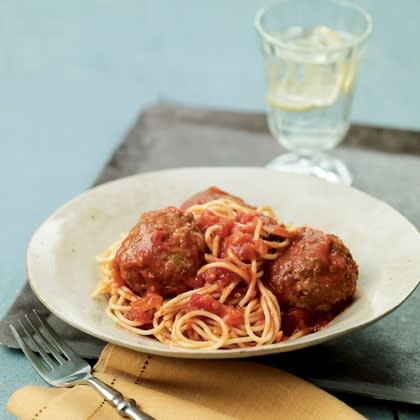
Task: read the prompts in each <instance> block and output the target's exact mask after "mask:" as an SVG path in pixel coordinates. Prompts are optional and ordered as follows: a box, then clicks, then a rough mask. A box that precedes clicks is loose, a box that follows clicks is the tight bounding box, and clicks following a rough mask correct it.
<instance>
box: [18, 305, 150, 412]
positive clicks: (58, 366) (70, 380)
mask: <svg viewBox="0 0 420 420" xmlns="http://www.w3.org/2000/svg"><path fill="white" fill-rule="evenodd" d="M19 327H20V328H19ZM19 327H16V328H15V327H14V326H13V325H12V324H10V329H11V330H12V333H13V335H14V336H15V338H16V340H17V342H18V343H19V345H20V347H21V349H22V350H23V352H24V353H25V355H26V357H27V358H28V359H29V360H30V361H31V363H32V366H33V367H34V368H35V370H36V371H37V372H38V373H39V374H40V375H41V376H42V377H43V378H44V379H45V380H46V381H47V382H48V383H49V384H51V385H53V386H55V387H67V386H73V385H76V384H81V383H83V384H88V385H90V386H92V387H93V388H95V389H96V390H97V391H98V392H99V393H100V394H101V395H102V396H103V397H104V398H105V399H106V400H107V401H109V402H110V403H111V404H112V405H113V406H114V407H115V408H116V409H117V410H118V412H119V414H120V415H121V416H123V417H127V418H130V419H134V420H153V417H151V416H149V415H148V414H146V413H144V412H142V411H141V410H139V409H138V408H137V406H136V402H135V401H134V400H133V399H124V397H123V395H122V394H121V393H120V392H118V391H117V390H115V389H114V388H112V387H111V386H109V385H107V384H106V383H104V382H102V381H101V380H100V379H98V378H96V377H95V376H93V375H92V374H91V367H90V365H89V364H88V363H87V362H86V361H85V360H84V359H82V358H81V357H80V356H79V355H77V354H76V352H75V351H74V350H73V349H72V348H71V347H70V346H69V345H68V344H67V343H66V342H65V341H64V340H63V339H62V338H61V337H60V336H59V335H58V334H57V333H56V332H55V331H54V330H53V329H52V328H51V327H50V326H49V325H48V323H47V322H45V321H43V320H42V319H41V317H40V316H39V315H38V313H37V312H36V311H35V309H34V310H33V314H30V315H28V314H25V317H24V319H21V320H19ZM18 329H19V330H21V331H22V332H21V333H19V332H18ZM29 345H31V347H32V348H33V349H35V350H36V352H37V353H38V355H37V354H36V353H35V352H34V351H32V350H31V347H30V346H29Z"/></svg>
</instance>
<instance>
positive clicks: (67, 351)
mask: <svg viewBox="0 0 420 420" xmlns="http://www.w3.org/2000/svg"><path fill="white" fill-rule="evenodd" d="M32 312H33V313H34V314H35V316H36V318H37V319H38V322H39V323H40V324H41V325H42V326H43V327H44V328H45V330H46V332H47V334H48V336H49V338H50V339H51V340H52V341H53V342H54V343H55V344H56V345H57V347H58V348H59V349H60V350H61V351H62V352H63V354H64V356H66V357H67V359H69V360H70V359H71V358H75V357H79V356H78V355H77V354H76V352H75V351H74V350H73V349H72V348H71V347H70V346H69V345H68V344H67V343H66V342H65V341H64V340H63V339H62V338H61V337H60V336H59V335H58V334H57V333H56V332H55V331H54V330H53V329H52V328H51V327H50V325H49V324H48V322H44V321H43V319H42V318H41V317H40V316H39V315H38V312H37V311H36V310H35V309H33V311H32Z"/></svg>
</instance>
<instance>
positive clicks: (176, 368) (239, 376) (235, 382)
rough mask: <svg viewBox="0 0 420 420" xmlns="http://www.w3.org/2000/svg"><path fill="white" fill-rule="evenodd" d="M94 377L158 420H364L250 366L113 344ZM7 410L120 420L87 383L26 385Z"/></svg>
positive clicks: (298, 382) (304, 386) (315, 392)
mask: <svg viewBox="0 0 420 420" xmlns="http://www.w3.org/2000/svg"><path fill="white" fill-rule="evenodd" d="M94 372H95V375H96V376H98V377H99V378H100V379H102V380H104V381H105V382H106V383H108V384H110V385H112V386H114V387H115V388H116V389H118V390H119V391H120V392H121V393H123V395H124V396H125V397H131V398H134V399H135V400H136V401H137V403H138V405H139V406H140V407H141V408H142V409H143V410H144V411H146V412H147V413H149V414H150V415H151V416H153V417H155V418H156V419H157V420H161V419H162V420H163V419H202V420H206V419H209V420H210V419H232V418H236V419H256V418H260V419H288V420H293V419H296V420H305V419H335V420H340V419H361V418H363V417H362V416H361V415H360V414H358V413H357V412H356V411H354V410H353V409H352V408H350V407H349V406H347V405H345V404H344V403H342V402H341V401H339V400H338V399H336V398H335V397H333V396H332V395H330V394H328V393H327V392H325V391H322V390H321V389H319V388H317V387H315V386H314V385H311V384H310V383H308V382H306V381H304V380H302V379H299V378H297V377H295V376H293V375H291V374H289V373H286V372H283V371H281V370H278V369H274V368H270V367H267V366H263V365H260V364H256V363H253V362H249V361H241V360H188V359H169V358H165V357H159V356H151V355H148V354H144V353H138V352H135V351H133V350H128V349H124V348H121V347H118V346H115V345H112V344H108V345H107V346H106V347H105V349H104V351H103V352H102V355H101V357H100V359H99V360H98V363H97V364H96V366H95V367H94ZM8 409H9V411H10V412H11V413H12V414H14V415H15V416H17V417H18V418H20V419H36V420H43V419H51V420H56V419H61V420H65V419H69V420H70V419H71V420H79V419H80V420H82V419H83V420H85V419H116V420H117V419H118V420H120V419H121V417H119V415H118V414H117V412H116V410H115V409H114V408H112V407H111V406H110V405H109V404H108V403H106V402H105V401H104V400H103V399H102V398H101V397H100V395H99V394H98V393H97V392H96V391H94V390H93V389H91V388H90V387H89V386H87V385H77V386H75V387H73V388H43V387H36V386H26V387H24V388H22V389H20V390H18V391H16V392H15V393H14V394H13V395H12V396H11V398H10V400H9V403H8Z"/></svg>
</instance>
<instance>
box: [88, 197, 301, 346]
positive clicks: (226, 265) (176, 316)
mask: <svg viewBox="0 0 420 420" xmlns="http://www.w3.org/2000/svg"><path fill="white" fill-rule="evenodd" d="M186 213H191V214H192V215H193V218H194V220H195V221H196V223H197V225H198V226H199V227H200V229H201V231H202V232H203V235H204V241H205V244H206V247H207V249H206V253H205V255H204V259H205V264H204V265H202V266H201V267H200V268H199V270H198V271H197V277H198V278H200V279H202V280H203V283H204V284H203V285H202V286H201V287H198V288H194V289H192V290H188V291H186V292H183V293H180V294H178V295H177V296H175V297H169V298H166V299H163V298H162V297H161V296H159V295H158V294H156V293H150V294H147V293H146V294H144V295H143V296H139V295H138V294H136V293H134V292H133V291H132V290H130V288H128V287H127V286H126V285H124V284H121V282H118V281H117V280H116V278H115V267H114V260H115V256H116V253H117V251H118V249H119V248H120V246H121V243H122V240H120V241H118V242H116V243H115V244H114V245H112V246H111V247H110V248H108V249H107V250H106V251H105V252H104V253H102V254H101V255H99V256H98V258H97V262H98V264H99V270H100V274H101V278H100V281H99V284H98V287H97V289H96V291H95V292H94V296H98V295H102V294H107V295H109V300H108V306H107V309H106V313H107V314H108V315H109V316H110V317H111V318H112V319H113V320H114V321H115V322H116V323H117V324H118V325H120V326H122V327H123V328H125V329H127V330H129V331H131V332H133V333H135V334H138V335H142V336H154V337H155V338H157V339H158V340H159V341H161V342H162V343H167V344H171V345H175V346H180V347H184V348H189V349H209V350H210V349H220V348H224V349H229V348H237V347H250V346H262V345H266V344H271V343H276V342H279V341H281V340H282V339H283V338H284V337H283V333H282V328H281V311H280V306H279V303H278V300H277V298H276V297H275V296H274V294H273V293H272V292H271V291H270V290H269V289H268V288H267V287H266V286H265V285H264V284H263V281H262V278H263V275H264V267H265V264H266V262H267V261H270V260H274V259H276V258H278V256H279V255H280V254H281V252H282V249H283V248H285V247H287V246H288V245H289V239H288V238H289V237H292V236H293V230H292V229H287V228H286V227H285V226H284V225H282V224H280V223H279V222H278V221H277V219H276V217H275V214H274V212H273V210H272V209H271V208H270V207H268V206H262V207H259V208H257V209H255V208H253V207H250V206H248V205H246V204H245V203H243V202H238V201H237V200H235V199H231V198H229V197H222V198H218V199H215V200H212V201H209V202H207V203H204V204H195V205H192V206H191V207H189V208H188V210H187V211H186ZM136 306H141V307H142V315H144V317H143V318H144V319H140V320H139V319H132V318H133V317H132V316H130V314H131V313H132V311H133V307H134V308H135V307H136ZM147 317H149V318H148V319H147ZM130 318H131V319H130Z"/></svg>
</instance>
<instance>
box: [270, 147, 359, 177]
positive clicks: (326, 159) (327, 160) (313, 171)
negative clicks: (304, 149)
mask: <svg viewBox="0 0 420 420" xmlns="http://www.w3.org/2000/svg"><path fill="white" fill-rule="evenodd" d="M267 168H269V169H273V170H276V171H282V172H291V173H295V174H303V175H315V176H317V177H319V178H322V179H325V180H326V181H329V182H336V183H341V184H345V185H351V184H352V181H353V178H352V176H351V174H350V171H349V170H348V169H347V166H346V165H345V164H344V163H343V162H342V161H341V160H340V159H336V158H333V157H331V156H327V155H316V156H311V157H302V156H298V155H296V154H294V153H286V154H284V155H280V156H278V157H276V158H275V159H274V160H272V161H271V162H269V163H268V164H267Z"/></svg>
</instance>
